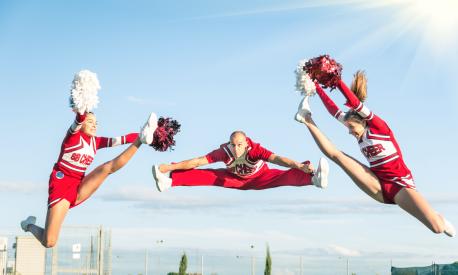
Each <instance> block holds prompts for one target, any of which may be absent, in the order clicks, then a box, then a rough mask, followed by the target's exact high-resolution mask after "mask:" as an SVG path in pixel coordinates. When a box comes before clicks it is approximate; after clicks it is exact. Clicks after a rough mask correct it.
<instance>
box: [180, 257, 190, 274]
mask: <svg viewBox="0 0 458 275" xmlns="http://www.w3.org/2000/svg"><path fill="white" fill-rule="evenodd" d="M187 268H188V257H186V253H183V256H181V261H180V269H179V270H178V275H186V269H187Z"/></svg>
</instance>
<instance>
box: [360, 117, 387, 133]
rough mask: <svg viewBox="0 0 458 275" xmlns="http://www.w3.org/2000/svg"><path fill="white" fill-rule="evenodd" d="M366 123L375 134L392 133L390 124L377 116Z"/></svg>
mask: <svg viewBox="0 0 458 275" xmlns="http://www.w3.org/2000/svg"><path fill="white" fill-rule="evenodd" d="M366 122H367V125H368V126H369V128H370V130H371V132H372V133H373V134H384V135H389V134H390V132H391V129H390V127H389V126H388V124H387V123H386V122H385V121H384V120H383V119H381V118H380V117H379V116H377V115H373V116H372V118H371V119H366Z"/></svg>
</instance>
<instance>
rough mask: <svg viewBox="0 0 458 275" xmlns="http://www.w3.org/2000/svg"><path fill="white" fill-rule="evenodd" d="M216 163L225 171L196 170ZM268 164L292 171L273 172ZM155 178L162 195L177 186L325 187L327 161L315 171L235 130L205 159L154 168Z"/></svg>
mask: <svg viewBox="0 0 458 275" xmlns="http://www.w3.org/2000/svg"><path fill="white" fill-rule="evenodd" d="M215 162H223V163H224V164H225V165H226V168H225V169H224V168H223V169H194V168H196V167H199V166H203V165H207V164H209V163H215ZM266 162H270V163H274V164H277V165H280V166H283V167H288V168H290V169H288V170H280V169H270V168H269V167H268V166H267V163H266ZM169 172H170V174H168V173H169ZM153 175H154V179H155V180H156V186H157V188H158V190H159V191H161V192H162V191H164V190H166V189H168V188H170V187H177V186H219V187H224V188H233V189H239V190H261V189H268V188H274V187H279V186H296V187H299V186H306V185H315V186H316V187H319V188H326V186H327V184H328V180H327V178H328V163H327V161H326V159H325V158H321V159H320V161H319V164H318V168H317V169H316V170H314V169H313V166H312V164H311V163H310V162H309V161H306V162H303V163H300V162H297V161H294V160H291V159H289V158H286V157H282V156H279V155H277V154H274V153H272V152H271V151H269V150H268V149H266V148H264V147H262V146H261V145H260V144H259V143H256V142H254V141H252V140H251V139H250V138H249V137H247V136H246V134H245V133H244V132H243V131H234V132H233V133H232V134H231V135H230V137H229V142H226V143H223V144H222V145H221V146H220V147H219V148H217V149H215V150H213V151H212V152H210V153H208V154H207V155H205V156H202V157H197V158H193V159H190V160H185V161H181V162H178V163H172V164H162V165H154V166H153Z"/></svg>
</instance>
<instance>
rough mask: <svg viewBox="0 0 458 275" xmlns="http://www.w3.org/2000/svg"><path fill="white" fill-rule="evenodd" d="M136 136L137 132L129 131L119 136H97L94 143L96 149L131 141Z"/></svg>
mask: <svg viewBox="0 0 458 275" xmlns="http://www.w3.org/2000/svg"><path fill="white" fill-rule="evenodd" d="M137 137H138V133H130V134H127V135H124V136H120V137H112V138H108V137H97V138H96V139H95V143H96V146H97V149H100V148H105V147H114V146H118V145H122V144H127V143H133V142H134V141H135V140H136V139H137Z"/></svg>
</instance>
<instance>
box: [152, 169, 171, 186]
mask: <svg viewBox="0 0 458 275" xmlns="http://www.w3.org/2000/svg"><path fill="white" fill-rule="evenodd" d="M152 170H153V177H154V180H155V181H156V187H157V190H158V191H159V192H163V191H164V190H166V189H169V188H170V187H172V179H171V178H170V177H169V176H168V175H167V174H165V173H162V172H161V171H159V166H158V165H153V168H152Z"/></svg>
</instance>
